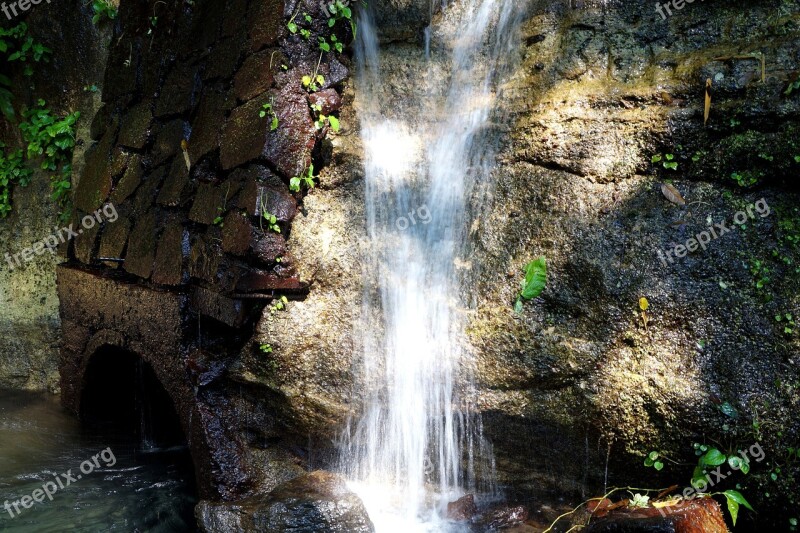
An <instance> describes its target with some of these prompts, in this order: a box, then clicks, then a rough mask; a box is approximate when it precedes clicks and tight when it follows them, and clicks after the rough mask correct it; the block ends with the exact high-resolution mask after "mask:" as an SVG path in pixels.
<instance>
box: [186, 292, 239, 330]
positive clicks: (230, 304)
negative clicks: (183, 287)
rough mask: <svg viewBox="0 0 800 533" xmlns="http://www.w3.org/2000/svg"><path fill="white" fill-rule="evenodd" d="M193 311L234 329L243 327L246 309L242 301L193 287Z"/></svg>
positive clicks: (191, 301)
mask: <svg viewBox="0 0 800 533" xmlns="http://www.w3.org/2000/svg"><path fill="white" fill-rule="evenodd" d="M190 303H191V305H192V309H193V310H194V311H195V312H198V313H200V314H202V315H205V316H208V317H211V318H213V319H214V320H218V321H219V322H222V323H223V324H227V325H228V326H230V327H232V328H239V327H242V325H243V324H244V321H245V318H246V317H247V315H246V309H245V306H244V304H243V303H242V301H241V300H234V299H232V298H228V297H227V296H223V295H221V294H220V293H219V292H217V291H211V290H208V289H204V288H202V287H192V293H191V300H190Z"/></svg>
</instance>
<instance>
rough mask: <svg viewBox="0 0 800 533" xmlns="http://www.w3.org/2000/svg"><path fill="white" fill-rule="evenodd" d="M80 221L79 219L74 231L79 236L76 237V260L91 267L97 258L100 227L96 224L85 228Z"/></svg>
mask: <svg viewBox="0 0 800 533" xmlns="http://www.w3.org/2000/svg"><path fill="white" fill-rule="evenodd" d="M80 220H81V219H80V218H79V219H78V222H77V223H76V224H74V226H73V229H74V230H75V231H77V232H78V236H77V237H75V258H76V259H77V260H78V261H80V262H81V263H83V264H86V265H90V264H92V262H93V261H94V258H95V257H96V254H95V250H96V249H97V234H98V232H99V231H100V227H99V226H98V225H97V224H95V225H94V226H92V227H91V228H83V227H81V224H80Z"/></svg>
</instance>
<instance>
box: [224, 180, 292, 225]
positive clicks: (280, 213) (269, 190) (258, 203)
mask: <svg viewBox="0 0 800 533" xmlns="http://www.w3.org/2000/svg"><path fill="white" fill-rule="evenodd" d="M237 206H239V207H241V208H242V209H245V210H247V212H248V213H249V214H250V215H252V216H256V217H261V216H263V214H264V212H267V213H270V214H272V215H275V217H276V218H277V219H278V220H279V221H281V222H291V221H292V219H294V217H295V215H296V214H297V201H296V200H295V199H294V196H292V195H291V194H289V191H288V190H287V188H286V186H285V185H284V184H283V183H281V184H280V185H279V186H274V185H262V184H261V183H258V182H255V181H253V180H247V181H245V183H244V185H243V187H242V191H241V192H240V193H239V198H238V199H237Z"/></svg>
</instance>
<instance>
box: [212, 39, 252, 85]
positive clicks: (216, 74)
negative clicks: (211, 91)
mask: <svg viewBox="0 0 800 533" xmlns="http://www.w3.org/2000/svg"><path fill="white" fill-rule="evenodd" d="M245 39H246V36H245V35H244V34H239V35H237V36H234V37H231V38H229V39H222V40H221V41H220V42H219V43H217V44H216V45H215V46H214V48H213V49H212V50H211V54H209V56H208V59H207V60H206V69H205V71H203V80H214V79H220V78H222V79H226V80H227V79H229V78H231V77H232V76H233V73H234V72H235V71H236V66H237V65H238V64H239V58H240V57H241V55H242V43H243V42H244V41H245Z"/></svg>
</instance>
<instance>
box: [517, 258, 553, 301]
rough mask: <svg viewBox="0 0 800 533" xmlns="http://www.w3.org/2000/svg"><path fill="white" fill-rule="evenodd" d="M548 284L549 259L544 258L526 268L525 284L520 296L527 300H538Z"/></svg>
mask: <svg viewBox="0 0 800 533" xmlns="http://www.w3.org/2000/svg"><path fill="white" fill-rule="evenodd" d="M546 283H547V259H546V258H545V257H544V256H542V257H540V258H539V259H536V260H534V261H531V262H530V263H528V264H527V265H526V266H525V283H524V284H523V286H522V292H521V293H520V296H522V298H524V299H526V300H532V299H534V298H537V297H538V296H539V295H540V294H542V292H543V291H544V287H545V284H546Z"/></svg>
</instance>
